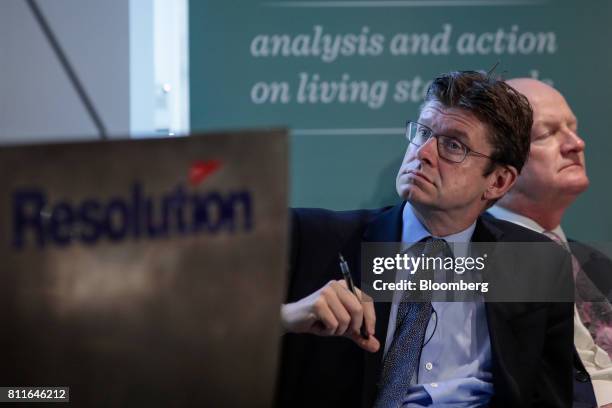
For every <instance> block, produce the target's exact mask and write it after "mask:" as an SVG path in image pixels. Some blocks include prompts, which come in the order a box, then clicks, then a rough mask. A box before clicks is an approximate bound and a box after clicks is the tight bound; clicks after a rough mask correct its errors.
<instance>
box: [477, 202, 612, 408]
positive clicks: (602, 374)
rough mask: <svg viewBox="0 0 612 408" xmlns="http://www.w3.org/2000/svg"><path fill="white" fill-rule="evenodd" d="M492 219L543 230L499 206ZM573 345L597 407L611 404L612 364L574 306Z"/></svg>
mask: <svg viewBox="0 0 612 408" xmlns="http://www.w3.org/2000/svg"><path fill="white" fill-rule="evenodd" d="M488 211H489V213H491V214H492V215H493V216H494V217H496V218H499V219H501V220H506V221H510V222H513V223H515V224H518V225H521V226H523V227H525V228H529V229H530V230H533V231H536V232H539V233H543V232H544V231H545V229H544V228H543V227H542V226H541V225H539V224H538V223H537V222H535V221H534V220H532V219H531V218H527V217H525V216H523V215H520V214H517V213H515V212H513V211H510V210H508V209H507V208H503V207H500V206H497V205H496V206H493V207H491V208H490V209H489V210H488ZM551 232H553V233H555V234H556V235H557V236H558V237H559V238H561V240H562V241H563V242H565V243H567V237H566V236H565V233H564V232H563V229H562V228H561V226H560V225H558V226H557V227H556V228H555V229H553V230H551ZM574 345H575V346H576V351H577V352H578V355H579V356H580V360H582V364H583V365H584V368H585V369H586V370H587V372H588V373H589V375H590V376H591V382H592V384H593V391H594V392H595V399H596V400H597V405H599V406H601V405H606V404H610V403H612V362H611V361H610V357H609V356H608V353H606V352H605V350H603V349H602V348H601V347H599V346H597V345H596V344H595V342H594V341H593V337H592V336H591V334H590V333H589V331H588V329H587V328H586V327H585V326H584V324H582V321H581V320H580V316H579V315H578V310H577V309H576V307H575V306H574Z"/></svg>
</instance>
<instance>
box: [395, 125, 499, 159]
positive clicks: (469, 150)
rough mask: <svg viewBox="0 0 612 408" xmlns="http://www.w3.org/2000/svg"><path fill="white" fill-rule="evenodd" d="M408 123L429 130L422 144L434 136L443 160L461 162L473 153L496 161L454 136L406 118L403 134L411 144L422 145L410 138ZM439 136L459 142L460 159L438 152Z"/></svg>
mask: <svg viewBox="0 0 612 408" xmlns="http://www.w3.org/2000/svg"><path fill="white" fill-rule="evenodd" d="M410 124H415V125H418V126H422V127H424V128H425V129H427V130H428V131H429V135H428V136H427V139H425V142H423V144H425V143H427V141H428V140H429V139H430V138H431V137H432V136H433V137H435V138H436V144H437V147H438V155H440V157H442V158H443V159H445V160H448V161H451V162H453V163H463V162H464V161H465V158H466V157H467V156H468V155H469V154H472V155H474V156H480V157H484V158H487V159H489V160H491V161H493V162H497V160H495V159H494V158H492V157H491V156H487V155H486V154H484V153H480V152H477V151H476V150H474V149H472V148H471V147H469V146H468V145H466V144H465V143H463V142H462V141H461V140H459V139H457V138H456V137H453V136H447V135H441V134H436V133H435V132H434V131H433V129H432V128H430V127H429V126H426V125H423V124H422V123H419V122H417V121H414V120H408V121H406V130H405V135H404V136H405V137H406V139H408V142H410V143H411V144H413V145H415V146H417V147H420V146H423V144H416V143H415V142H414V141H413V140H410V136H409V134H408V130H409V129H410ZM440 137H444V138H448V139H452V140H453V141H455V142H456V143H458V144H459V145H460V146H461V147H462V148H463V151H464V154H463V158H462V159H461V160H460V161H457V160H454V159H451V158H448V157H445V156H443V155H442V154H440V152H441V151H442V149H441V146H440ZM413 139H414V138H413Z"/></svg>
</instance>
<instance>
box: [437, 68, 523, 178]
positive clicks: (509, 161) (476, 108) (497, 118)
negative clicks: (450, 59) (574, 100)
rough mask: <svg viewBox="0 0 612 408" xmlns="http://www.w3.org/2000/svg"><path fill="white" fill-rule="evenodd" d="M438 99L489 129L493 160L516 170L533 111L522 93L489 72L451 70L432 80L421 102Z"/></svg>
mask: <svg viewBox="0 0 612 408" xmlns="http://www.w3.org/2000/svg"><path fill="white" fill-rule="evenodd" d="M433 101H438V102H440V103H441V104H442V105H444V106H445V107H448V108H461V109H465V110H466V111H469V112H470V113H472V114H473V115H474V116H476V117H477V118H478V119H479V120H480V121H482V122H483V123H484V124H486V125H487V126H488V128H489V129H490V131H491V132H490V136H489V142H490V143H491V145H492V146H493V153H492V154H491V158H492V159H493V160H494V162H492V163H491V164H490V166H489V168H488V169H487V170H486V171H485V175H488V174H490V173H491V172H492V171H493V170H494V168H495V163H500V164H504V165H510V166H514V168H516V170H517V171H518V172H519V173H520V172H521V169H522V168H523V165H524V164H525V161H526V160H527V156H528V155H529V145H530V133H531V126H532V124H533V111H532V109H531V105H530V104H529V101H528V100H527V98H526V97H525V96H523V95H522V94H520V93H519V92H517V91H516V90H514V89H513V88H512V87H510V86H509V85H508V84H506V83H505V82H503V80H501V79H499V78H495V77H493V75H491V74H487V73H484V72H478V71H453V72H449V73H447V74H443V75H441V76H439V77H437V78H436V79H434V80H433V82H432V84H431V85H430V86H429V88H428V89H427V94H426V95H425V104H427V103H428V102H433Z"/></svg>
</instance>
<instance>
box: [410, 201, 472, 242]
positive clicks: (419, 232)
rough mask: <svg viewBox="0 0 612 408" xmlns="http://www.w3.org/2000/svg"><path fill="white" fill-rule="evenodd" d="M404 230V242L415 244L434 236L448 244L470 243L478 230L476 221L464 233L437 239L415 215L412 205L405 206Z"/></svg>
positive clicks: (460, 232)
mask: <svg viewBox="0 0 612 408" xmlns="http://www.w3.org/2000/svg"><path fill="white" fill-rule="evenodd" d="M402 220H403V228H402V242H406V243H413V242H418V241H420V240H422V239H423V238H427V237H430V236H433V237H434V238H442V239H444V240H445V241H446V242H470V241H471V240H472V235H473V234H474V229H475V228H476V221H474V222H473V223H472V225H470V226H469V227H467V228H466V229H464V230H463V231H459V232H457V233H455V234H451V235H447V236H445V237H437V236H435V235H432V234H431V233H430V232H429V231H427V228H425V226H424V225H423V224H422V223H421V221H419V219H418V218H417V216H416V215H415V214H414V210H413V208H412V206H411V205H410V203H408V202H407V203H406V205H405V206H404V212H403V214H402Z"/></svg>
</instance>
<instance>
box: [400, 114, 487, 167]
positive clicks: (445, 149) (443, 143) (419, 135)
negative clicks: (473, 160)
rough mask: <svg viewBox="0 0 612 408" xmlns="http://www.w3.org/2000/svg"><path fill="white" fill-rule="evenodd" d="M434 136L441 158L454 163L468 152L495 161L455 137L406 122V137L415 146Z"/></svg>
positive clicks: (462, 159)
mask: <svg viewBox="0 0 612 408" xmlns="http://www.w3.org/2000/svg"><path fill="white" fill-rule="evenodd" d="M432 136H433V137H435V138H436V142H437V144H438V154H439V155H440V157H441V158H443V159H446V160H449V161H452V162H454V163H461V162H463V161H464V160H465V158H466V157H467V155H468V154H472V155H474V156H480V157H486V158H487V159H491V160H493V161H495V159H493V158H492V157H490V156H487V155H486V154H482V153H478V152H477V151H474V150H472V149H470V148H469V147H468V146H466V145H465V144H464V143H463V142H461V141H459V140H458V139H457V138H455V137H451V136H445V135H438V134H435V133H434V131H433V130H432V129H431V128H429V127H427V126H425V125H421V124H420V123H418V122H413V121H408V122H406V139H408V141H409V142H410V143H412V144H413V145H415V146H423V145H424V144H425V143H426V142H427V141H428V140H429V138H430V137H432Z"/></svg>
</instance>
